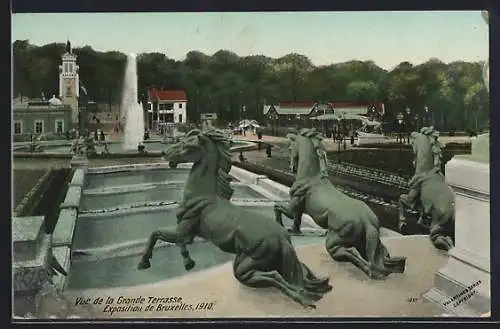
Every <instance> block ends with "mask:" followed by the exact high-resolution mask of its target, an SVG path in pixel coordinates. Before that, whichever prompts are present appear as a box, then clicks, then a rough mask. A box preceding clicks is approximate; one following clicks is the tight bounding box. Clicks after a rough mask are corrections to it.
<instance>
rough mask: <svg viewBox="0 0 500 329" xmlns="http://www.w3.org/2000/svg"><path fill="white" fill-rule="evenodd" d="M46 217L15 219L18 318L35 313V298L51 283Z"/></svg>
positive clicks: (14, 268) (49, 239)
mask: <svg viewBox="0 0 500 329" xmlns="http://www.w3.org/2000/svg"><path fill="white" fill-rule="evenodd" d="M43 222H44V217H43V216H36V217H15V218H13V219H12V240H13V249H14V252H13V256H14V261H13V264H12V265H13V272H14V287H13V290H14V307H15V309H14V310H13V311H14V312H15V313H16V315H24V314H25V313H34V312H35V309H36V305H35V302H34V301H35V296H36V295H37V294H38V293H39V291H40V290H41V289H42V287H43V285H44V284H45V283H46V282H47V281H49V275H50V274H49V265H50V264H49V263H48V258H49V252H50V248H51V243H52V241H51V238H52V237H51V235H49V234H45V231H44V225H43Z"/></svg>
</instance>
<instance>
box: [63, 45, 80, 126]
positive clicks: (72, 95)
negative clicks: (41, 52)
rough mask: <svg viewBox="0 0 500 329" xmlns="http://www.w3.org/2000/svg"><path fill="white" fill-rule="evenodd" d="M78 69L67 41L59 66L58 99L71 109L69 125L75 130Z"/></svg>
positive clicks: (78, 83) (76, 121)
mask: <svg viewBox="0 0 500 329" xmlns="http://www.w3.org/2000/svg"><path fill="white" fill-rule="evenodd" d="M78 68H79V67H78V65H76V55H75V54H73V50H72V49H71V43H70V42H69V41H68V42H67V43H66V51H65V52H64V54H63V55H62V65H59V97H60V99H61V101H62V103H63V104H64V105H69V106H70V107H71V109H72V111H71V123H72V124H73V127H75V128H76V127H77V125H78V120H79V118H78V116H79V115H78V97H79V96H80V87H79V85H80V82H79V77H78Z"/></svg>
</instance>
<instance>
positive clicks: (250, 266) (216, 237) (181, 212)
mask: <svg viewBox="0 0 500 329" xmlns="http://www.w3.org/2000/svg"><path fill="white" fill-rule="evenodd" d="M165 157H166V158H167V159H168V160H169V161H174V162H175V163H193V165H192V168H191V170H190V173H189V177H188V179H187V182H186V185H185V187H184V196H183V201H182V203H181V205H180V207H179V209H178V212H177V228H176V229H172V230H169V229H158V230H156V231H154V232H152V233H151V235H150V236H149V239H148V243H147V246H146V249H145V251H144V253H143V254H142V257H141V261H140V263H139V265H138V268H139V269H146V268H148V267H150V266H151V263H150V259H151V258H152V256H153V248H154V245H155V243H156V241H157V240H163V241H166V242H170V243H175V244H177V245H178V246H179V247H180V249H181V254H182V256H183V258H184V266H185V268H186V270H190V269H192V268H193V267H194V266H195V263H194V261H193V260H192V259H191V257H190V255H189V251H188V249H187V246H186V245H189V244H191V243H193V239H194V237H195V236H198V237H201V238H203V239H205V240H207V241H209V242H211V243H213V244H214V245H216V246H217V247H219V248H220V249H221V250H222V251H224V252H228V253H232V254H235V259H234V263H233V273H234V276H235V278H236V279H237V280H238V281H239V282H240V283H242V284H243V285H246V286H249V287H255V288H259V287H274V288H277V289H279V290H280V291H281V292H282V293H284V294H285V295H286V296H288V297H290V298H291V299H293V300H294V301H296V302H298V303H300V304H301V305H303V306H304V307H312V308H314V307H315V306H314V302H316V301H317V300H319V299H321V298H322V297H323V295H324V294H325V293H327V292H329V291H330V290H332V287H331V286H330V285H329V279H328V278H317V277H316V276H315V275H314V274H313V273H312V271H311V270H310V269H309V268H308V267H307V266H306V265H305V264H303V263H302V262H301V261H300V260H299V259H298V257H297V254H296V252H295V249H294V247H293V245H292V242H291V238H290V234H289V233H288V232H287V231H286V230H285V229H284V228H283V227H282V226H280V225H279V224H278V223H276V222H275V221H273V220H269V219H268V218H266V217H264V216H261V215H259V214H257V213H253V212H249V211H247V210H245V209H244V208H241V207H238V206H235V205H233V204H232V203H231V202H230V200H229V199H230V198H231V195H232V193H233V189H232V187H231V185H230V176H229V175H228V172H229V170H230V168H231V154H230V149H229V140H228V139H227V137H226V136H225V135H224V133H223V132H221V131H219V130H215V129H211V130H208V131H204V132H201V131H200V130H192V131H190V132H189V133H188V134H187V135H186V136H185V137H184V138H183V139H182V140H181V141H179V142H177V143H176V144H173V145H172V146H171V147H169V148H168V149H167V150H166V152H165Z"/></svg>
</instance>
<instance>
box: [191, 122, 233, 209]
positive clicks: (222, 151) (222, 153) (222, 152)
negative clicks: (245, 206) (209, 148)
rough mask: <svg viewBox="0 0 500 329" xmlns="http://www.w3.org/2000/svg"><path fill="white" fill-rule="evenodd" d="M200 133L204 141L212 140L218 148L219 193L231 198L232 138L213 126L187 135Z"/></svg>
mask: <svg viewBox="0 0 500 329" xmlns="http://www.w3.org/2000/svg"><path fill="white" fill-rule="evenodd" d="M193 135H198V136H199V137H200V139H201V140H202V141H205V142H212V143H213V144H214V145H215V147H216V148H217V153H218V154H217V155H218V158H219V159H218V161H219V169H218V173H217V194H218V195H219V196H220V197H221V198H223V199H227V200H229V199H231V197H232V196H233V193H234V190H233V188H232V187H231V176H229V171H230V170H231V166H232V162H231V140H230V139H229V138H228V137H227V136H226V134H225V133H224V132H223V131H222V130H219V129H215V128H211V129H208V130H205V131H201V130H199V129H195V130H191V131H190V132H189V133H188V134H187V135H186V137H189V136H193Z"/></svg>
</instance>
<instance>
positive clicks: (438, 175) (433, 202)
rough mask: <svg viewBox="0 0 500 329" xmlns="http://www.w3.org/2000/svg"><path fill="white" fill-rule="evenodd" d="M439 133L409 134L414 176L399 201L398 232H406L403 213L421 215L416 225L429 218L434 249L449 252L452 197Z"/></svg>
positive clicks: (452, 241) (452, 217)
mask: <svg viewBox="0 0 500 329" xmlns="http://www.w3.org/2000/svg"><path fill="white" fill-rule="evenodd" d="M438 137H439V132H438V131H436V130H435V129H434V127H423V128H422V129H421V130H420V132H412V133H411V135H410V139H411V144H412V147H413V154H414V156H415V158H414V161H413V163H414V166H415V175H414V176H413V178H412V179H411V180H410V182H409V192H408V194H402V195H401V196H400V198H399V229H400V230H401V231H403V232H404V231H405V229H406V227H407V225H408V221H407V219H406V217H405V210H406V209H407V208H411V209H414V210H417V211H418V212H419V213H420V219H419V223H424V222H425V220H426V218H427V217H430V223H429V226H430V234H429V237H430V240H431V242H432V244H433V245H434V247H436V248H437V249H440V250H445V251H448V250H450V249H451V248H452V247H453V245H454V234H453V228H454V223H455V194H454V192H453V190H452V189H451V188H450V187H449V186H448V184H446V181H445V178H444V175H443V173H442V172H441V158H442V153H441V149H442V147H443V145H442V144H441V143H440V142H439V141H438Z"/></svg>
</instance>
